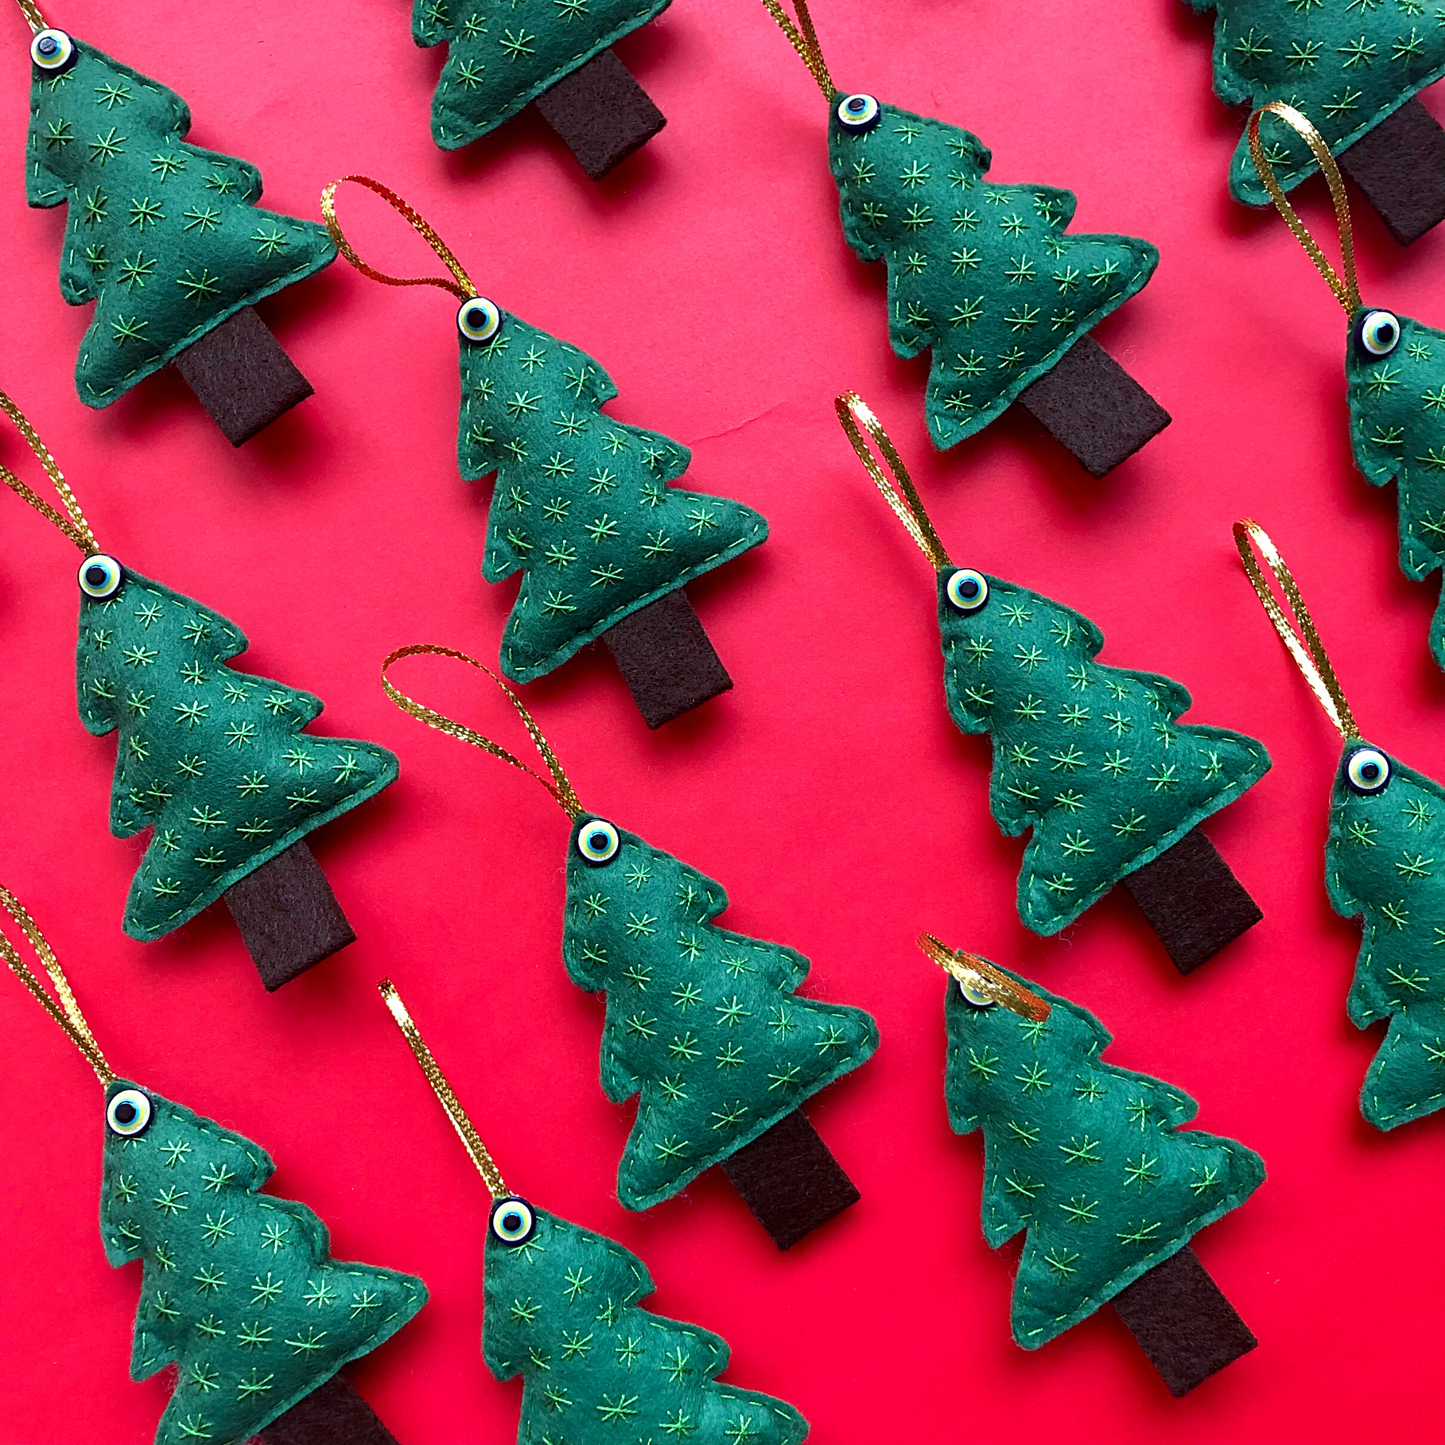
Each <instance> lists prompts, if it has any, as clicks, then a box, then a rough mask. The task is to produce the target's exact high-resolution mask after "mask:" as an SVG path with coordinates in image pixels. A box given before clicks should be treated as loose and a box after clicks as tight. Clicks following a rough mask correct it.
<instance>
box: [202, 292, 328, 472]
mask: <svg viewBox="0 0 1445 1445" xmlns="http://www.w3.org/2000/svg"><path fill="white" fill-rule="evenodd" d="M175 368H176V370H177V371H179V372H180V374H181V376H182V377H183V378H184V379H185V383H186V385H187V386H189V387H190V389H191V390H192V391H193V392H195V394H196V400H197V401H199V402H200V403H201V405H202V406H203V407H205V409H206V410H207V411H208V412H210V414H211V420H212V421H213V422H215V424H216V425H217V426H218V427H220V429H221V430H222V431H223V432H224V433H225V434H226V440H227V441H228V442H230V443H231V445H232V446H233V447H238V446H240V445H241V443H242V442H248V441H250V440H251V438H252V437H253V436H255V435H256V433H257V432H258V431H260V430H261V429H262V428H263V427H268V426H270V425H271V423H272V422H273V421H275V420H276V418H277V417H278V416H280V415H281V413H282V412H285V411H290V410H291V408H292V407H293V406H295V405H296V403H297V402H298V401H305V400H306V398H307V397H308V396H310V395H311V383H310V382H309V381H307V380H306V378H305V377H304V376H302V375H301V373H300V372H299V371H298V370H297V369H296V363H295V362H293V361H292V360H291V358H290V357H289V356H287V355H286V353H285V352H284V351H283V350H282V349H281V343H280V342H279V341H277V340H276V338H275V337H274V336H272V335H271V329H270V327H268V326H267V325H266V323H265V322H264V321H262V320H261V318H260V317H259V316H258V315H256V312H255V311H254V309H253V308H252V307H250V306H245V307H243V308H242V309H241V310H240V311H238V312H237V313H236V314H235V315H234V316H232V317H229V318H228V319H227V320H225V321H223V322H222V323H221V324H220V325H219V326H217V327H214V328H212V330H210V331H208V332H206V334H205V335H204V336H203V337H201V338H200V340H199V341H193V342H192V343H191V344H190V345H189V346H188V347H186V349H185V350H184V351H183V352H181V354H180V355H179V356H178V357H176V359H175Z"/></svg>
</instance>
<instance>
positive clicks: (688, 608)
mask: <svg viewBox="0 0 1445 1445" xmlns="http://www.w3.org/2000/svg"><path fill="white" fill-rule="evenodd" d="M602 637H603V640H604V641H605V642H606V643H607V647H608V650H609V651H610V652H611V653H612V657H613V660H614V661H615V662H616V663H617V667H618V670H619V671H620V672H621V673H622V676H623V678H624V679H625V680H626V682H627V686H628V688H629V689H630V690H631V692H632V700H633V701H634V702H635V703H636V704H637V710H638V711H639V712H640V713H641V714H642V716H643V720H644V721H645V722H646V723H647V725H648V727H650V728H658V727H661V726H662V725H663V723H665V722H671V721H672V720H673V718H675V717H680V716H681V715H682V714H683V713H685V712H688V711H690V710H691V709H692V708H695V707H697V706H698V705H699V704H701V703H705V702H706V701H707V700H708V699H709V698H712V697H716V696H717V695H718V694H719V693H722V692H727V690H728V689H729V688H730V687H732V685H733V680H732V678H730V677H729V676H728V674H727V669H726V668H725V667H724V666H723V665H722V662H721V661H720V660H719V658H718V655H717V653H716V652H715V651H714V650H713V645H712V643H711V641H709V639H708V635H707V633H706V632H704V631H703V626H702V623H701V622H700V621H699V620H698V615H697V613H696V612H694V611H693V606H692V603H691V602H689V601H688V600H687V593H686V592H684V591H683V590H682V588H681V587H679V588H677V589H676V590H675V591H673V592H667V593H664V594H663V595H662V596H661V597H659V598H658V599H657V600H656V601H655V602H649V603H648V604H647V606H646V607H639V608H638V609H637V611H636V612H633V613H631V614H630V615H628V616H627V617H624V618H623V619H622V621H621V622H618V623H616V624H615V625H614V626H612V627H609V628H608V629H607V631H606V632H604V633H603V634H602Z"/></svg>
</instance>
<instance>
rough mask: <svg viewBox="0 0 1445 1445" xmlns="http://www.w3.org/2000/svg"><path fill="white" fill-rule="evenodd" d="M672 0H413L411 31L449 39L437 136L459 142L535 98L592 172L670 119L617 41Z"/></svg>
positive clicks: (433, 39) (595, 175)
mask: <svg viewBox="0 0 1445 1445" xmlns="http://www.w3.org/2000/svg"><path fill="white" fill-rule="evenodd" d="M667 5H668V0H643V3H641V4H638V3H637V0H521V3H520V4H519V3H518V0H415V5H414V6H413V9H412V21H411V27H412V37H413V39H415V41H416V43H417V44H418V45H425V46H430V45H445V46H447V58H446V63H445V65H443V67H442V73H441V76H440V78H439V79H438V80H437V88H436V93H435V95H433V97H432V108H431V133H432V139H433V140H434V141H436V143H437V144H438V145H439V146H440V147H441V148H442V149H443V150H448V151H454V150H457V149H458V148H459V147H461V146H464V145H467V144H469V143H470V142H471V141H474V140H476V139H477V138H478V137H479V136H484V135H488V134H490V132H492V131H494V130H495V129H496V128H497V127H498V126H499V125H501V124H502V123H503V122H504V121H507V120H510V119H511V118H512V117H513V116H514V115H516V114H517V113H518V112H519V111H521V110H524V109H526V107H527V106H528V105H529V104H532V103H535V104H536V107H537V110H538V112H539V113H540V115H541V117H542V119H543V120H545V121H546V122H547V124H548V125H550V126H551V127H552V129H553V130H555V131H556V132H557V134H558V135H559V136H560V137H561V138H562V140H563V141H565V142H566V145H567V148H568V149H569V150H570V151H571V152H572V154H573V155H574V156H576V158H577V163H578V164H579V165H580V166H581V167H582V169H583V170H584V171H586V173H587V175H588V176H589V177H590V178H591V179H592V180H594V181H600V180H601V179H602V177H603V176H605V175H606V174H607V172H608V171H610V170H611V169H612V167H613V166H615V165H617V164H618V162H619V161H622V160H625V159H626V158H627V157H628V156H630V155H631V154H632V153H633V151H635V150H637V149H638V148H639V147H641V146H643V145H645V144H646V143H647V142H648V141H650V140H651V139H652V137H653V136H655V135H656V134H657V133H658V131H660V130H661V129H662V128H663V126H664V125H666V124H667V122H666V121H665V120H664V119H663V116H662V112H661V111H660V110H658V108H657V107H656V106H655V105H654V104H653V103H652V101H651V99H650V98H649V97H648V95H647V92H646V91H645V90H643V88H642V87H641V86H640V85H638V83H637V82H636V81H635V80H634V79H633V78H632V75H631V73H630V72H629V71H628V69H627V67H626V66H625V65H623V63H622V62H621V61H620V60H619V59H618V58H617V56H616V55H614V54H613V52H612V50H611V49H610V47H611V46H612V44H613V43H614V42H615V41H618V40H621V39H622V37H623V36H624V35H630V34H631V33H632V32H633V31H634V30H636V29H638V28H639V27H640V26H643V25H646V24H647V22H648V21H649V20H653V19H655V18H656V17H657V16H658V15H660V14H661V13H662V12H663V11H664V10H666V9H667Z"/></svg>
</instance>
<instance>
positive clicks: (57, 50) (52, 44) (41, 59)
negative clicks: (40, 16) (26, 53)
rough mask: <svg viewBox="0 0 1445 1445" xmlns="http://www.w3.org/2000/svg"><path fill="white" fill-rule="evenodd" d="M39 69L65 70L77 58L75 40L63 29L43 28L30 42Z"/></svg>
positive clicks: (31, 53) (31, 51) (33, 58)
mask: <svg viewBox="0 0 1445 1445" xmlns="http://www.w3.org/2000/svg"><path fill="white" fill-rule="evenodd" d="M30 58H31V60H33V61H34V62H35V67H36V69H37V70H48V71H52V72H53V71H56V70H64V69H65V67H66V66H67V65H69V64H70V62H71V61H72V60H73V59H74V58H75V42H74V41H73V40H72V39H71V38H70V36H68V35H67V34H66V33H65V31H63V30H42V31H40V32H39V33H38V34H37V35H36V36H35V38H34V39H33V40H32V41H31V42H30Z"/></svg>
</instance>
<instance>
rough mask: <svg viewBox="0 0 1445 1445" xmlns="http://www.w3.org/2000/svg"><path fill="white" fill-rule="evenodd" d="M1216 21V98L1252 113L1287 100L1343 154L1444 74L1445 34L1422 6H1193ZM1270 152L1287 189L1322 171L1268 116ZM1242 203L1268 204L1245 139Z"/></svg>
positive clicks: (1414, 1)
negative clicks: (1263, 106)
mask: <svg viewBox="0 0 1445 1445" xmlns="http://www.w3.org/2000/svg"><path fill="white" fill-rule="evenodd" d="M1189 3H1190V4H1191V5H1192V6H1193V7H1194V9H1195V10H1196V11H1197V12H1199V13H1200V14H1207V13H1208V12H1210V11H1214V12H1215V20H1214V92H1215V94H1216V95H1217V96H1218V97H1219V98H1220V99H1221V100H1222V101H1224V102H1225V103H1226V104H1227V105H1248V106H1249V107H1250V109H1251V110H1255V109H1258V108H1259V107H1260V106H1262V105H1267V104H1269V103H1270V102H1271V101H1276V100H1279V101H1284V102H1285V103H1286V104H1288V105H1292V106H1294V107H1296V109H1298V110H1301V111H1303V112H1304V113H1305V114H1306V115H1308V116H1309V118H1310V119H1311V120H1312V121H1313V122H1314V124H1315V126H1316V127H1317V128H1318V129H1319V132H1320V134H1321V135H1322V136H1323V137H1324V140H1325V144H1326V145H1327V146H1328V147H1329V149H1330V150H1331V152H1333V153H1334V154H1336V155H1338V154H1339V153H1340V152H1341V151H1343V150H1345V149H1346V148H1348V147H1349V146H1351V145H1353V144H1354V143H1355V142H1356V141H1358V140H1359V139H1360V138H1361V137H1362V136H1364V135H1365V134H1366V133H1367V132H1369V131H1370V130H1372V129H1373V128H1374V127H1375V126H1377V125H1379V124H1380V123H1381V122H1382V121H1384V120H1385V119H1387V117H1389V116H1390V115H1391V114H1393V113H1394V112H1395V111H1397V110H1398V109H1399V108H1400V107H1401V106H1402V105H1404V104H1405V103H1406V102H1407V101H1408V100H1409V99H1410V98H1411V97H1412V96H1413V95H1415V93H1416V92H1417V91H1419V90H1421V89H1423V88H1424V87H1425V86H1427V85H1429V84H1431V83H1432V82H1433V81H1436V80H1438V79H1439V78H1440V76H1441V75H1442V74H1445V29H1442V28H1441V27H1440V25H1439V24H1438V23H1437V19H1438V15H1437V11H1436V8H1435V7H1434V6H1433V5H1432V6H1430V7H1429V8H1428V9H1427V6H1426V4H1425V3H1424V0H1388V3H1383V4H1382V3H1380V0H1353V3H1349V0H1323V3H1322V0H1189ZM1261 134H1262V137H1263V139H1264V140H1265V142H1266V146H1265V153H1266V155H1267V156H1268V157H1269V160H1270V162H1271V164H1272V165H1273V166H1274V169H1275V174H1276V176H1277V177H1278V179H1279V183H1280V185H1281V186H1283V187H1284V189H1285V190H1289V189H1291V188H1292V187H1294V186H1297V185H1298V184H1299V183H1300V182H1301V181H1302V180H1304V179H1305V177H1306V176H1309V175H1312V174H1313V173H1314V172H1315V171H1316V170H1317V169H1318V168H1319V167H1318V164H1317V163H1316V161H1315V158H1314V156H1313V155H1312V154H1311V152H1310V149H1309V147H1308V146H1307V145H1306V144H1305V142H1304V140H1303V138H1302V137H1300V136H1299V135H1297V134H1296V133H1295V132H1294V131H1293V130H1291V129H1289V128H1288V127H1286V126H1284V125H1281V124H1279V123H1277V122H1276V121H1274V120H1272V119H1270V118H1268V117H1266V119H1265V121H1264V124H1263V127H1262V131H1261ZM1229 189H1230V191H1231V193H1232V194H1233V195H1234V197H1235V198H1236V199H1237V200H1241V201H1247V202H1248V203H1249V204H1251V205H1255V206H1264V205H1268V204H1269V193H1268V192H1267V191H1266V190H1265V188H1264V185H1263V183H1262V182H1261V181H1260V178H1259V175H1258V173H1257V172H1256V171H1255V168H1254V166H1253V164H1252V163H1251V161H1250V157H1249V142H1248V138H1247V137H1244V136H1241V137H1240V141H1239V144H1238V145H1237V146H1236V147H1235V151H1234V159H1233V160H1232V162H1231V163H1230V168H1229Z"/></svg>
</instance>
